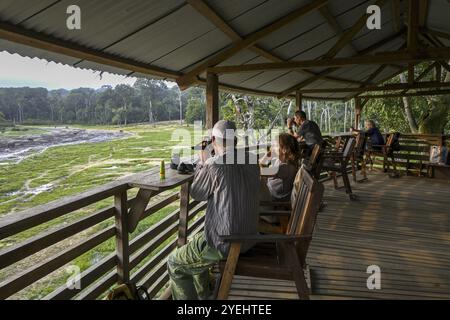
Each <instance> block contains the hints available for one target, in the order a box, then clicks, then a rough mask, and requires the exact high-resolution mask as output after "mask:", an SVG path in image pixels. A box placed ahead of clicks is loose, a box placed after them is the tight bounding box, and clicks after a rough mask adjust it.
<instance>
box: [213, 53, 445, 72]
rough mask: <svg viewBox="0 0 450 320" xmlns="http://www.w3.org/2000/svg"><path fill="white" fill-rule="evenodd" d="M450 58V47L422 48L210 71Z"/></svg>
mask: <svg viewBox="0 0 450 320" xmlns="http://www.w3.org/2000/svg"><path fill="white" fill-rule="evenodd" d="M449 58H450V47H441V48H422V49H420V50H419V51H417V52H415V53H414V54H411V53H410V52H409V51H397V52H387V53H383V54H381V53H380V54H376V55H360V56H355V57H349V58H333V59H322V60H303V61H290V62H274V63H256V64H245V65H234V66H221V67H212V68H209V69H208V70H209V71H211V72H214V73H218V74H224V73H240V72H251V71H263V70H266V71H267V70H293V69H310V68H323V67H343V66H351V65H378V64H387V63H392V62H397V63H420V62H423V61H430V60H442V59H449Z"/></svg>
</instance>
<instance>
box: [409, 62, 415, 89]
mask: <svg viewBox="0 0 450 320" xmlns="http://www.w3.org/2000/svg"><path fill="white" fill-rule="evenodd" d="M408 84H414V64H412V63H410V64H408Z"/></svg>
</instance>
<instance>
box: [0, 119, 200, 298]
mask: <svg viewBox="0 0 450 320" xmlns="http://www.w3.org/2000/svg"><path fill="white" fill-rule="evenodd" d="M80 127H81V126H80ZM83 128H92V129H107V130H118V129H119V128H118V127H88V126H83ZM176 129H180V127H179V126H176V125H158V126H146V125H142V126H133V127H126V128H120V130H123V131H126V132H130V133H132V135H130V136H128V137H127V138H124V139H119V140H114V141H109V142H102V143H83V144H78V145H69V146H60V147H54V148H50V149H48V150H46V151H45V152H43V153H41V154H36V155H33V156H31V157H28V158H26V159H25V160H23V161H22V162H20V163H18V164H8V165H4V166H0V219H1V216H2V215H5V214H12V215H14V214H16V213H17V212H20V211H23V210H25V209H28V208H31V207H35V206H37V205H41V204H46V203H48V202H51V201H54V200H58V199H61V198H62V197H65V196H70V195H74V194H78V193H80V192H83V191H86V190H89V189H92V188H94V187H98V186H100V185H102V184H105V183H108V182H111V181H114V180H116V179H117V178H119V177H121V176H123V175H126V174H130V173H136V172H140V171H145V170H148V169H151V168H153V167H158V166H159V163H160V161H161V160H162V159H164V160H166V161H169V160H170V156H171V153H172V147H173V146H176V145H180V141H179V140H172V133H173V132H174V130H176ZM182 129H185V130H189V131H190V132H192V128H186V127H183V128H182ZM16 132H18V131H16ZM20 132H21V133H23V132H27V133H28V134H29V133H30V132H36V133H37V132H41V133H42V132H45V129H43V128H42V127H32V128H28V130H27V131H23V132H22V131H20ZM33 134H35V133H33ZM191 143H192V142H190V141H189V142H186V143H185V145H186V146H189V145H191ZM46 184H54V186H53V189H51V190H50V191H48V192H43V193H40V194H37V195H24V194H23V192H24V191H27V190H28V191H29V190H33V189H34V188H38V187H41V186H43V185H46ZM171 192H174V190H172V191H171ZM132 195H133V194H130V195H129V197H131V196H132ZM111 205H112V198H109V199H105V200H103V201H100V202H98V203H95V204H93V205H91V206H88V207H86V208H83V209H80V210H78V211H76V212H73V213H70V214H68V215H65V216H62V217H60V218H57V219H54V220H52V221H50V222H47V223H44V224H42V225H39V226H37V227H35V228H32V229H29V230H26V231H24V232H21V233H19V234H16V235H14V236H12V237H8V238H6V239H3V240H1V241H0V250H1V249H2V248H5V247H7V246H11V245H14V244H17V243H20V242H22V241H23V240H25V239H28V238H30V237H32V236H35V235H36V234H39V233H40V232H43V231H48V230H51V229H52V228H55V227H58V226H60V225H62V224H67V223H70V222H73V221H76V220H78V219H80V218H81V217H84V216H86V215H88V214H91V213H93V212H96V211H98V210H101V209H103V208H106V207H108V206H111ZM175 209H176V203H174V206H169V207H166V208H164V209H162V210H160V211H159V212H157V213H156V214H154V215H152V216H150V217H148V218H146V219H145V220H143V221H141V223H140V224H139V226H138V230H137V231H136V232H135V233H133V234H132V235H131V238H133V237H135V236H136V235H137V234H139V233H140V232H142V231H143V230H146V229H148V228H149V227H150V226H152V225H153V224H154V223H156V222H158V221H160V220H161V219H162V218H164V217H165V216H166V215H167V214H169V213H170V212H173V210H175ZM112 223H113V221H112V219H109V220H108V221H105V222H103V223H100V224H98V225H97V226H95V227H93V228H91V229H89V230H88V231H87V232H85V233H83V235H82V237H83V239H84V238H86V237H88V236H90V235H92V234H94V233H96V232H98V231H100V230H102V229H103V228H105V227H106V226H108V225H111V224H112ZM79 240H80V239H79V238H78V239H77V241H79ZM81 240H82V239H81ZM166 244H167V241H166V242H165V243H164V244H163V245H162V246H164V245H166ZM162 246H161V247H162ZM49 250H51V248H50V249H49ZM114 250H115V242H114V239H111V240H109V241H107V242H105V243H103V244H101V245H100V246H98V247H97V248H95V249H94V250H91V251H89V252H87V253H86V254H84V255H82V256H80V257H78V258H77V259H76V260H75V261H73V264H75V265H77V266H79V267H80V268H81V270H82V271H83V270H86V269H87V268H88V267H89V266H91V265H92V264H93V263H94V262H96V261H98V260H100V259H101V258H102V257H104V256H106V255H107V254H109V253H111V252H113V251H114ZM57 252H58V251H56V252H51V253H50V254H56V253H57ZM45 258H48V256H45V257H44V258H41V260H42V259H45ZM149 258H150V257H148V259H149ZM20 263H23V264H21V265H20V268H21V270H22V269H26V268H28V267H31V266H32V265H33V264H34V263H36V260H30V261H29V262H28V261H25V262H23V261H21V262H20ZM13 267H15V266H12V267H11V268H6V269H3V270H0V282H1V281H2V280H4V279H5V278H8V277H9V276H11V275H12V274H14V273H15V272H17V269H14V268H13ZM68 277H69V275H68V274H66V273H65V272H61V271H59V272H56V273H55V274H53V275H51V281H49V280H48V279H44V281H42V282H38V283H36V284H34V285H33V286H30V287H29V288H27V289H25V290H23V291H22V292H20V293H18V294H17V295H16V296H15V298H20V299H23V298H26V299H38V298H42V297H44V296H45V295H46V294H48V293H50V292H51V291H53V290H54V289H56V288H57V287H59V286H61V285H63V284H64V283H65V281H66V280H67V278H68Z"/></svg>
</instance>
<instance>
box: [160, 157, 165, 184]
mask: <svg viewBox="0 0 450 320" xmlns="http://www.w3.org/2000/svg"><path fill="white" fill-rule="evenodd" d="M159 177H160V179H161V180H166V165H165V163H164V160H162V161H161V166H160V168H159Z"/></svg>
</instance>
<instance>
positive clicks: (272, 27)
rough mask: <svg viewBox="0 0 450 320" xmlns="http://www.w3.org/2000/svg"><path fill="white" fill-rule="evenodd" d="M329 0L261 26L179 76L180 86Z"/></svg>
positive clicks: (182, 86) (318, 1)
mask: <svg viewBox="0 0 450 320" xmlns="http://www.w3.org/2000/svg"><path fill="white" fill-rule="evenodd" d="M327 2H328V0H315V1H313V2H311V3H309V4H307V5H305V6H303V7H301V8H299V9H297V10H295V11H293V12H291V13H290V14H288V15H287V16H285V17H283V18H281V19H278V20H277V21H275V22H273V23H271V24H269V25H266V26H265V27H263V28H261V29H260V30H258V31H256V32H254V33H252V34H251V35H249V36H247V37H245V38H244V39H242V40H240V41H238V42H235V43H234V44H233V45H231V46H230V47H228V48H227V49H225V50H222V51H221V52H219V53H218V54H216V55H214V56H213V57H211V58H209V59H207V60H206V61H204V62H202V63H200V65H198V66H197V67H195V68H194V69H193V70H191V71H189V72H188V73H186V74H185V75H183V76H181V77H179V78H178V79H177V83H178V85H179V86H180V88H182V89H184V88H186V87H188V86H190V85H191V84H192V83H193V82H195V78H196V77H197V76H198V75H199V74H201V73H203V72H204V71H206V69H207V68H208V67H211V66H215V65H217V64H220V63H221V62H223V61H225V60H227V59H228V58H230V57H232V56H233V55H235V54H236V53H238V52H239V51H241V50H243V49H246V48H248V47H250V46H252V45H254V44H255V43H256V42H258V41H259V40H261V39H263V38H264V37H266V36H268V35H269V34H271V33H273V32H275V31H277V30H279V29H281V28H282V27H284V26H286V25H288V24H289V23H291V22H293V21H295V20H297V19H298V18H300V17H302V16H304V15H306V14H308V13H311V12H313V11H315V10H317V9H318V8H320V7H322V6H324V5H325V4H326V3H327Z"/></svg>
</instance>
